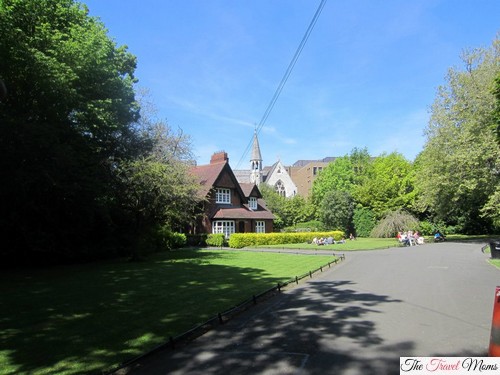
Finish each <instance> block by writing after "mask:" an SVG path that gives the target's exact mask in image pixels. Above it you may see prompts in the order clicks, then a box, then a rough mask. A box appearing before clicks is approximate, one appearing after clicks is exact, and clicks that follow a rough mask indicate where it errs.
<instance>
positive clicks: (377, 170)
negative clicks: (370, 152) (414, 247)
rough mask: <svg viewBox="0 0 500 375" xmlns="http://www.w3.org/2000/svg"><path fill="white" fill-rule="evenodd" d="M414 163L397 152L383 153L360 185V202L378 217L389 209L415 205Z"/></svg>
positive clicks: (358, 189)
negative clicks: (413, 203)
mask: <svg viewBox="0 0 500 375" xmlns="http://www.w3.org/2000/svg"><path fill="white" fill-rule="evenodd" d="M412 177H413V171H412V164H411V163H410V162H409V161H408V160H406V159H405V157H404V156H403V155H401V154H399V153H397V152H393V153H390V154H382V155H380V156H378V157H377V158H375V159H374V160H373V162H372V164H371V170H370V175H369V176H368V177H367V178H366V179H365V180H364V181H363V182H362V184H360V185H357V188H356V190H355V192H356V193H355V196H356V200H357V202H358V203H361V204H362V205H363V206H364V207H369V208H371V209H372V210H373V212H374V213H375V215H376V216H377V217H378V218H381V217H382V216H383V215H384V214H385V213H386V212H389V211H392V210H395V209H398V208H407V207H409V206H411V203H412V200H413V198H414V189H413V182H412Z"/></svg>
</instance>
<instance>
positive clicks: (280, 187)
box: [274, 180, 286, 197]
mask: <svg viewBox="0 0 500 375" xmlns="http://www.w3.org/2000/svg"><path fill="white" fill-rule="evenodd" d="M274 190H275V191H276V193H278V194H279V195H281V196H282V197H286V189H285V184H284V183H283V181H281V180H278V182H276V183H275V184H274Z"/></svg>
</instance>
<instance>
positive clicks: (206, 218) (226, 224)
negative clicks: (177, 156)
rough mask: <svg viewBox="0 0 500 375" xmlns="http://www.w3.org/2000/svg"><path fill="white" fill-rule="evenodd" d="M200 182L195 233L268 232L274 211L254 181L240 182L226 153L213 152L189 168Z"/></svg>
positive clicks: (271, 226) (271, 227) (271, 225)
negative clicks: (206, 158) (208, 157)
mask: <svg viewBox="0 0 500 375" xmlns="http://www.w3.org/2000/svg"><path fill="white" fill-rule="evenodd" d="M190 171H191V173H193V174H194V175H195V176H196V177H197V178H198V179H199V182H200V190H199V192H198V193H199V197H200V200H203V202H202V207H201V210H202V211H203V214H202V215H201V216H200V218H199V219H198V220H197V222H196V225H195V228H193V231H194V232H195V233H224V234H225V235H226V237H229V236H230V235H231V234H232V233H246V232H257V233H270V232H272V231H273V220H274V215H273V214H272V213H271V211H269V210H268V209H267V208H266V206H265V202H264V201H263V200H262V194H261V193H260V191H259V188H258V187H257V185H255V184H253V183H239V182H238V180H237V179H236V177H235V175H234V173H233V171H232V169H231V167H230V166H229V159H228V157H227V153H225V152H218V153H215V154H213V155H212V158H211V160H210V164H207V165H200V166H195V167H192V168H191V170H190Z"/></svg>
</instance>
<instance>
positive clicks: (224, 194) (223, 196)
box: [215, 188, 231, 204]
mask: <svg viewBox="0 0 500 375" xmlns="http://www.w3.org/2000/svg"><path fill="white" fill-rule="evenodd" d="M215 203H225V204H231V190H230V189H223V188H219V189H216V190H215Z"/></svg>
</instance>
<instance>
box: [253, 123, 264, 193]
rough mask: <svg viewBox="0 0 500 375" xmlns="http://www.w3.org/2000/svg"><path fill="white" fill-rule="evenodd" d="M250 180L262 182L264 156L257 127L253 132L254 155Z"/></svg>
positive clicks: (257, 183)
mask: <svg viewBox="0 0 500 375" xmlns="http://www.w3.org/2000/svg"><path fill="white" fill-rule="evenodd" d="M250 166H251V172H250V181H252V182H253V183H255V184H256V185H259V184H260V183H261V182H262V156H261V154H260V146H259V139H258V138H257V129H255V130H254V133H253V144H252V157H251V159H250Z"/></svg>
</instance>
